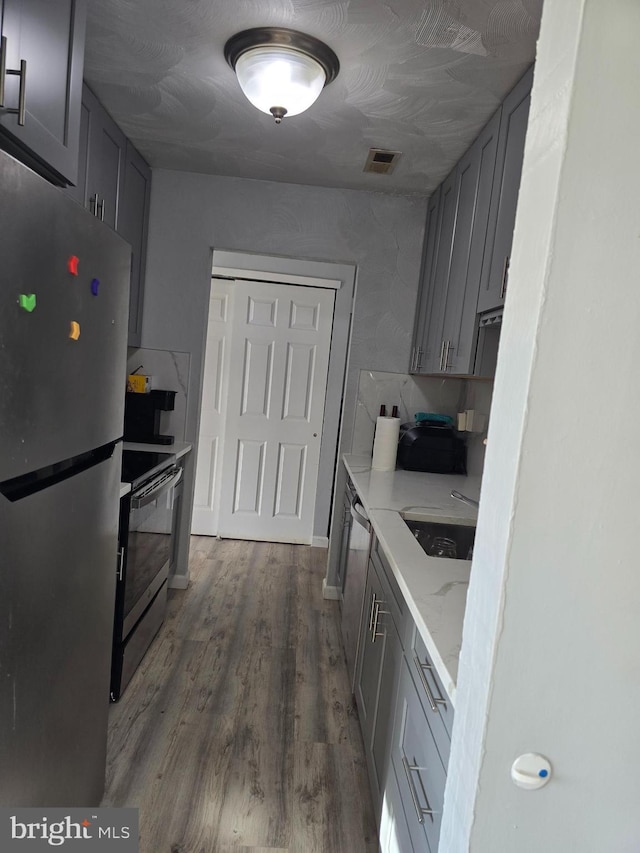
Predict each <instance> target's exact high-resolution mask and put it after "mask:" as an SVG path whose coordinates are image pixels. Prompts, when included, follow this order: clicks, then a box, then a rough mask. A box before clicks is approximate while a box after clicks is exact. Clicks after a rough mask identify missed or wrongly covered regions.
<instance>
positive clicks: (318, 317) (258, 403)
mask: <svg viewBox="0 0 640 853" xmlns="http://www.w3.org/2000/svg"><path fill="white" fill-rule="evenodd" d="M334 299H335V291H333V290H328V289H327V290H325V289H322V288H315V287H302V286H299V285H283V284H264V283H255V282H245V281H236V282H235V283H234V284H233V316H232V321H231V335H230V339H229V344H230V347H229V386H228V393H227V405H226V417H225V426H224V452H223V454H222V460H221V469H222V470H221V474H222V476H221V489H220V501H219V524H218V535H220V536H222V537H226V538H237V539H259V540H266V541H271V542H294V543H303V544H311V541H312V536H313V515H314V508H315V493H316V483H317V477H318V462H319V458H320V441H321V437H322V422H323V415H324V401H325V392H326V384H327V369H328V364H329V348H330V343H331V330H332V326H333V306H334Z"/></svg>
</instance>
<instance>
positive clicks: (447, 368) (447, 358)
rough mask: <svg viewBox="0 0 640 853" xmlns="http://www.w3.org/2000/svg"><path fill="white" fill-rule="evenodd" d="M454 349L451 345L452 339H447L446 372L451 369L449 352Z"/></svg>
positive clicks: (445, 351)
mask: <svg viewBox="0 0 640 853" xmlns="http://www.w3.org/2000/svg"><path fill="white" fill-rule="evenodd" d="M452 349H453V347H452V346H451V341H447V345H446V346H445V348H444V367H443V370H444V372H445V373H446V372H447V370H449V367H450V364H449V353H450V352H451V350H452Z"/></svg>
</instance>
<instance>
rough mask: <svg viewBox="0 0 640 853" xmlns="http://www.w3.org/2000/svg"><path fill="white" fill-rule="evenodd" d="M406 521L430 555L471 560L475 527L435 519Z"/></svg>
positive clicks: (421, 545)
mask: <svg viewBox="0 0 640 853" xmlns="http://www.w3.org/2000/svg"><path fill="white" fill-rule="evenodd" d="M404 523H405V524H406V525H407V527H408V528H409V530H410V531H411V532H412V533H413V535H414V536H415V538H416V539H417V541H418V544H419V545H420V547H421V548H422V550H423V551H424V552H425V554H428V555H429V556H430V557H447V558H449V559H450V560H470V559H471V557H472V556H473V542H474V539H475V536H476V529H475V527H470V526H467V525H465V524H440V523H439V522H435V521H411V520H408V519H406V518H405V519H404Z"/></svg>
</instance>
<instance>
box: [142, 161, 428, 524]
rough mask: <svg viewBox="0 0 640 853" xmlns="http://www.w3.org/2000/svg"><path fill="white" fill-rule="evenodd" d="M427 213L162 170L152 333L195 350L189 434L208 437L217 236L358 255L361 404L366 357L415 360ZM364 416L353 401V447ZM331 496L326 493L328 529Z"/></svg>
mask: <svg viewBox="0 0 640 853" xmlns="http://www.w3.org/2000/svg"><path fill="white" fill-rule="evenodd" d="M425 215H426V201H425V200H424V199H419V198H406V197H400V196H390V195H383V194H379V193H368V192H360V191H354V190H335V189H322V188H318V187H305V186H298V185H293V184H276V183H269V182H263V181H250V180H243V179H240V178H220V177H214V176H209V175H198V174H192V173H182V172H169V171H162V170H158V171H157V170H154V172H153V185H152V196H151V220H150V230H149V251H148V260H147V274H146V291H145V309H144V322H143V330H142V345H143V347H145V348H151V349H154V348H155V349H166V350H173V351H179V352H186V353H189V354H190V358H191V362H190V365H191V366H190V374H189V395H188V404H187V416H186V424H185V431H184V433H185V438H186V439H187V440H190V441H195V440H196V438H197V424H198V417H199V396H200V394H199V391H200V385H201V374H202V353H203V347H204V339H205V331H206V312H207V306H208V293H209V279H210V275H211V253H212V249H213V248H214V247H215V248H216V249H230V250H234V251H241V252H258V253H261V254H265V255H284V256H288V257H294V258H296V257H297V258H303V259H306V260H320V261H334V262H336V261H337V262H346V263H351V264H356V265H357V268H358V272H357V297H356V314H355V321H354V327H353V338H352V347H351V354H350V368H349V385H348V388H349V391H350V393H347V395H346V398H345V399H346V401H348V403H347V405H348V406H351V407H353V404H354V401H355V388H356V383H357V375H358V371H359V370H360V368H362V367H368V368H371V369H373V370H391V371H397V372H404V371H405V370H406V369H407V365H408V363H409V351H410V347H411V336H412V331H413V316H414V310H415V302H416V294H417V288H418V280H419V275H420V262H421V255H422V242H423V236H424V221H425ZM330 393H334V394H335V393H340V389H336V388H333V389H331V390H330ZM352 423H353V411H346V412H345V425H346V435H345V436H344V441H345V446H346V447H349V445H350V441H351V426H352ZM330 498H331V495H330V491H329V490H324V492H323V493H322V494H319V495H318V504H317V509H316V521H315V525H314V533H315V534H316V535H318V536H326V535H327V528H328V523H329V513H330Z"/></svg>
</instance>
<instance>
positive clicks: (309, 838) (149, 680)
mask: <svg viewBox="0 0 640 853" xmlns="http://www.w3.org/2000/svg"><path fill="white" fill-rule="evenodd" d="M325 559H326V551H323V550H320V549H314V548H309V547H306V546H302V545H278V544H272V543H265V542H238V541H232V540H225V541H217V540H215V539H211V538H209V537H204V536H202V537H192V541H191V560H190V571H191V584H190V586H189V589H187V590H185V591H177V590H174V591H170V593H169V605H168V611H167V617H166V620H165V623H164V625H163V626H162V628H161V630H160V633H159V634H158V636H157V637H156V639H155V641H154V643H153V645H152V646H151V648H150V649H149V651H148V652H147V655H146V657H145V658H144V660H143V662H142V664H141V665H140V668H139V669H138V671H137V672H136V674H135V676H134V677H133V679H132V681H131V683H130V684H129V687H128V688H127V690H126V692H125V693H124V696H123V697H122V699H121V700H120V702H119V703H118V704H116V705H113V706H112V707H111V710H110V724H109V747H108V761H107V787H106V793H105V798H104V801H103V805H110V806H134V807H137V808H139V810H140V853H227V851H229V853H249V851H251V853H267V851H270V853H287V851H288V853H316V851H318V853H374V851H376V850H377V842H376V834H375V824H374V818H373V814H372V808H371V801H370V796H369V790H368V783H367V776H366V766H365V758H364V751H363V745H362V738H361V735H360V729H359V726H358V719H357V716H356V713H355V711H354V709H353V707H352V704H351V696H350V691H349V683H348V678H347V671H346V664H345V661H344V655H343V651H342V645H341V640H340V627H339V609H338V604H337V602H334V601H325V600H323V598H322V593H321V586H322V577H323V575H324V560H325Z"/></svg>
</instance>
